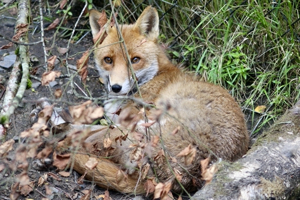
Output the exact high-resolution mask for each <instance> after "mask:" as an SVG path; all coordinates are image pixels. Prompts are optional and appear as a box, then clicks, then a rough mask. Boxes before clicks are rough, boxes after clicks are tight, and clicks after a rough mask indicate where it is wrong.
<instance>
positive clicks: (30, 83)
mask: <svg viewBox="0 0 300 200" xmlns="http://www.w3.org/2000/svg"><path fill="white" fill-rule="evenodd" d="M31 87H32V81H31V80H30V79H29V78H27V87H26V88H27V89H30V88H31Z"/></svg>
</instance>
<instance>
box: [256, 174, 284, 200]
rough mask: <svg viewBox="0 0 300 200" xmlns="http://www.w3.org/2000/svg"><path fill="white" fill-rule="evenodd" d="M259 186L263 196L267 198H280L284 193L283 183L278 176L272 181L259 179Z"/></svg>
mask: <svg viewBox="0 0 300 200" xmlns="http://www.w3.org/2000/svg"><path fill="white" fill-rule="evenodd" d="M260 186H261V188H262V190H263V193H264V195H265V196H267V197H269V198H270V197H277V196H280V195H282V194H283V193H284V190H285V186H284V182H283V180H282V179H281V178H279V177H278V176H276V177H275V179H274V180H273V181H269V180H267V179H265V178H261V184H260Z"/></svg>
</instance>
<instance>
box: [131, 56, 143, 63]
mask: <svg viewBox="0 0 300 200" xmlns="http://www.w3.org/2000/svg"><path fill="white" fill-rule="evenodd" d="M140 60H141V59H140V58H139V57H133V58H132V59H131V63H132V64H136V63H138V62H139V61H140Z"/></svg>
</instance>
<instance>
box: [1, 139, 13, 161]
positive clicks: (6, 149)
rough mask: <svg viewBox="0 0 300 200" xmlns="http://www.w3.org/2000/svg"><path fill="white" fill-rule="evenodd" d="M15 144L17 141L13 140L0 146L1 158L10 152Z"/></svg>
mask: <svg viewBox="0 0 300 200" xmlns="http://www.w3.org/2000/svg"><path fill="white" fill-rule="evenodd" d="M14 144H15V141H14V140H13V139H10V140H8V141H6V142H4V143H3V144H2V145H1V146H0V157H3V156H5V155H6V154H7V153H8V152H9V151H11V150H12V149H13V145H14Z"/></svg>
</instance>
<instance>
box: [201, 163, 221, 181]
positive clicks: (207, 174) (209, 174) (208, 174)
mask: <svg viewBox="0 0 300 200" xmlns="http://www.w3.org/2000/svg"><path fill="white" fill-rule="evenodd" d="M200 162H201V161H200ZM201 170H202V163H201ZM217 171H218V168H217V165H216V164H213V165H211V166H210V167H209V168H206V169H205V170H204V171H201V179H202V180H204V181H205V184H208V183H210V182H211V181H212V179H213V177H214V174H215V173H216V172H217Z"/></svg>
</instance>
